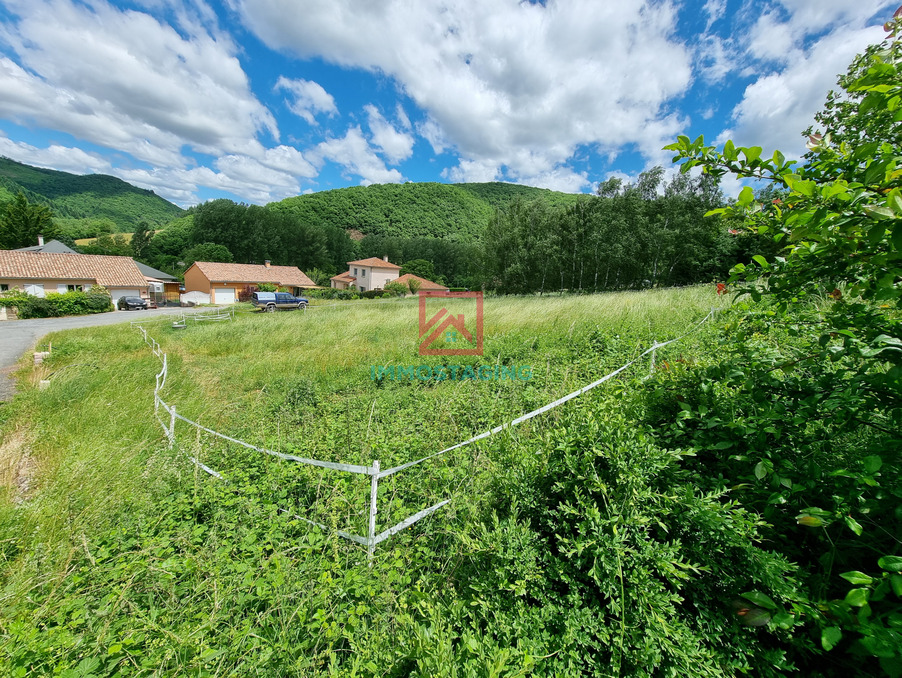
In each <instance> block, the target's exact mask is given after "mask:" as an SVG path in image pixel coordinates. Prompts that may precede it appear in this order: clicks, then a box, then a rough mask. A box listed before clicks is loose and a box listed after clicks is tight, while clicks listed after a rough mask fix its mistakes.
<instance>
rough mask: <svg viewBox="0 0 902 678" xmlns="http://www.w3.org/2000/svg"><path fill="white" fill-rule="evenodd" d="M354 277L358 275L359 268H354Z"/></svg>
mask: <svg viewBox="0 0 902 678" xmlns="http://www.w3.org/2000/svg"><path fill="white" fill-rule="evenodd" d="M354 275H357V268H356V267H355V268H354Z"/></svg>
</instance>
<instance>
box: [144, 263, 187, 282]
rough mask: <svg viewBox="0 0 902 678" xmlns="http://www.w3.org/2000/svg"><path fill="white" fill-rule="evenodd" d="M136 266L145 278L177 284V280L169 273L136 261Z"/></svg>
mask: <svg viewBox="0 0 902 678" xmlns="http://www.w3.org/2000/svg"><path fill="white" fill-rule="evenodd" d="M135 265H136V266H137V267H138V270H139V271H141V273H142V274H143V275H144V277H145V278H156V279H157V280H159V281H161V282H175V281H176V280H177V278H176V277H175V276H174V275H169V274H168V273H164V272H163V271H160V270H157V269H155V268H153V267H152V266H148V265H147V264H142V263H141V262H140V261H137V260H136V261H135Z"/></svg>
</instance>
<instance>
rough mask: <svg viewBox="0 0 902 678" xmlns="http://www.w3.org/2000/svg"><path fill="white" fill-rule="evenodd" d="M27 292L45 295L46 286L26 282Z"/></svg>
mask: <svg viewBox="0 0 902 678" xmlns="http://www.w3.org/2000/svg"><path fill="white" fill-rule="evenodd" d="M25 294H30V295H31V296H33V297H43V296H44V286H43V285H39V284H35V283H26V284H25Z"/></svg>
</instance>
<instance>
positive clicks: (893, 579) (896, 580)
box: [889, 574, 902, 598]
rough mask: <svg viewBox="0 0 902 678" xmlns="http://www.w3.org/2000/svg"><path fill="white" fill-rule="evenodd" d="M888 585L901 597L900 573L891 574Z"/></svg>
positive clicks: (901, 583) (901, 575) (901, 576)
mask: <svg viewBox="0 0 902 678" xmlns="http://www.w3.org/2000/svg"><path fill="white" fill-rule="evenodd" d="M889 585H890V586H891V587H892V588H893V593H895V594H896V595H897V596H898V597H899V598H902V574H891V575H890V576H889Z"/></svg>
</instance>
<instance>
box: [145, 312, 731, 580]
mask: <svg viewBox="0 0 902 678" xmlns="http://www.w3.org/2000/svg"><path fill="white" fill-rule="evenodd" d="M715 311H716V310H715V309H713V308H712V309H711V312H710V313H708V315H706V316H705V317H704V318H703V319H702V320H700V321H699V322H698V323H696V324H695V325H694V326H693V327H692V328H691V329H689V331H687V332H685V333H684V334H682V335H680V336H679V337H676V338H675V339H670V340H669V341H665V342H662V343H658V342H657V341H655V342H654V344H653V345H652V346H651V348H649V349H647V350H645V351H643V352H642V353H641V354H639V355H638V356H636V357H635V358H634V359H633V360H631V361H629V362H628V363H626V364H625V365H622V366H621V367H618V368H617V369H616V370H613V371H612V372H609V373H608V374H606V375H604V376H603V377H601V378H600V379H596V380H595V381H593V382H592V383H590V384H587V385H586V386H583V387H582V388H579V389H577V390H576V391H573V392H572V393H568V394H567V395H565V396H563V397H561V398H558V399H557V400H555V401H553V402H550V403H548V404H547V405H543V406H542V407H540V408H538V409H535V410H533V411H532V412H528V413H526V414H524V415H522V416H520V417H517V418H516V419H513V420H512V421H509V422H505V423H503V424H501V425H499V426H496V427H495V428H492V429H490V430H488V431H486V432H484V433H480V434H478V435H475V436H473V437H472V438H469V439H467V440H465V441H463V442H461V443H457V444H456V445H452V446H450V447H446V448H445V449H443V450H440V451H438V452H435V453H433V454H430V455H427V456H425V457H422V458H420V459H416V460H414V461H410V462H407V463H405V464H401V465H399V466H393V467H391V468H387V469H385V470H382V469H381V467H380V463H379V460H374V461H373V462H372V464H371V465H370V466H360V465H357V464H343V463H339V462H331V461H320V460H318V459H307V458H305V457H298V456H295V455H292V454H284V453H282V452H276V451H274V450H270V449H267V448H265V447H261V446H259V445H252V444H250V443H247V442H244V441H242V440H238V439H237V438H233V437H231V436H227V435H225V434H224V433H220V432H219V431H214V430H213V429H210V428H207V427H206V426H203V425H201V424H199V423H197V422H196V421H192V420H191V419H188V418H187V417H184V416H182V415H181V414H179V413H178V412H177V411H176V408H175V405H169V404H167V403H166V402H165V401H164V400H163V398H162V397H161V395H160V392H161V391H162V390H163V388H164V387H165V386H166V378H167V376H168V373H169V359H168V357H167V355H166V353H165V352H163V350H162V349H161V348H160V345H159V344H158V343H157V341H156V340H155V339H154V338H153V337H151V336H150V335H149V334H148V333H147V330H146V329H145V328H144V327H142V326H141V325H140V324H138V323H132V325H133V326H134V327H136V328H137V329H138V330H140V332H141V333H142V335H143V337H144V341H145V343H146V344H147V345H148V346H150V348H151V350H152V351H153V354H154V355H155V356H156V357H157V358H158V359H159V360H160V362H161V364H162V369H161V370H160V372H159V374H157V375H156V386H155V388H154V415H155V416H156V419H157V421H158V422H159V423H160V426H162V428H163V432H164V433H165V435H166V438H167V440H168V441H169V447H170V448H173V447H175V445H176V423H177V422H179V421H181V422H183V423H185V424H187V425H189V426H191V427H194V428H195V429H197V430H198V431H204V432H206V433H208V434H210V435H212V436H214V437H217V438H220V439H222V440H225V441H228V442H230V443H233V444H235V445H239V446H242V447H245V448H247V449H249V450H254V451H256V452H261V453H263V454H267V455H270V456H273V457H276V458H278V459H283V460H285V461H293V462H297V463H299V464H306V465H309V466H316V467H319V468H324V469H329V470H332V471H338V472H342V473H353V474H359V475H367V476H369V477H370V495H369V501H368V506H367V512H368V521H367V535H366V536H361V535H356V534H351V533H349V532H346V531H343V530H335V532H336V533H337V534H338V535H339V536H340V537H342V538H344V539H347V540H348V541H352V542H355V543H357V544H361V545H363V546H366V548H367V556H368V558H369V560H370V562H372V558H373V554H374V553H375V549H376V546H377V545H378V544H380V543H382V542H383V541H385V540H386V539H388V538H389V537H391V536H393V535H395V534H397V533H398V532H401V531H402V530H405V529H407V528H408V527H410V526H411V525H413V524H414V523H416V522H417V521H419V520H422V519H423V518H425V517H427V516H429V515H430V514H432V513H434V512H435V511H437V510H438V509H440V508H442V507H443V506H445V505H446V504H448V503H449V502H450V501H451V499H445V500H443V501H440V502H438V503H437V504H434V505H432V506H429V507H428V508H424V509H423V510H421V511H419V512H417V513H415V514H413V515H411V516H409V517H407V518H405V519H404V520H402V521H400V522H398V523H397V524H395V525H393V526H391V527H389V528H388V529H386V530H384V531H382V532H378V533H377V532H376V528H377V525H376V516H377V515H378V502H379V481H380V480H381V479H383V478H387V477H389V476H392V475H394V474H396V473H400V472H401V471H404V470H406V469H409V468H411V467H413V466H417V465H419V464H422V463H424V462H426V461H429V460H431V459H435V458H436V457H439V456H441V455H444V454H446V453H448V452H451V451H452V450H457V449H460V448H462V447H465V446H467V445H470V444H472V443H475V442H477V441H479V440H484V439H485V438H489V437H490V436H493V435H495V434H497V433H501V432H502V431H505V430H508V429H510V428H512V427H514V426H517V425H518V424H522V423H523V422H525V421H529V420H530V419H532V418H534V417H537V416H539V415H540V414H543V413H545V412H548V411H549V410H552V409H554V408H556V407H559V406H561V405H563V404H564V403H566V402H568V401H570V400H572V399H574V398H576V397H578V396H580V395H582V394H584V393H586V392H587V391H591V390H592V389H594V388H596V387H598V386H601V385H602V384H604V383H605V382H606V381H609V380H610V379H613V378H614V377H616V376H617V375H618V374H620V373H621V372H624V371H625V370H627V369H629V368H630V367H631V366H633V365H635V364H636V363H637V362H639V361H640V360H642V358H644V357H645V356H647V355H651V368H652V369H654V364H655V353H656V351H657V350H658V349H660V348H663V347H665V346H668V345H670V344H673V343H675V342H678V341H681V340H682V339H684V338H685V337H687V336H688V335H690V334H692V333H693V332H695V331H697V330H698V328H700V327H701V326H702V325H703V324H704V323H705V322H707V321H708V320H709V319H710V318H711V317H712V316H713V315H714V313H715ZM223 319H225V318H223ZM161 409H162V410H163V411H164V412H165V413H166V414H167V415H168V422H167V421H166V419H167V418H166V417H162V416H161V415H160V410H161ZM188 458H189V459H190V460H191V462H192V463H193V464H195V465H196V466H197V467H198V468H200V469H201V470H202V471H204V472H206V473H208V474H209V475H211V476H213V477H214V478H217V479H219V480H224V481H225V480H227V479H226V478H225V476H224V475H223V474H222V473H220V472H218V471H215V470H214V469H212V468H210V467H209V466H206V465H205V464H203V463H201V462H200V461H199V460H198V459H196V458H195V457H192V456H190V455H188ZM279 511H280V512H282V513H290V512H289V511H287V510H286V509H281V508H280V509H279ZM290 515H292V517H294V518H297V519H298V520H301V521H303V522H305V523H308V524H310V525H314V526H316V527H319V528H320V529H323V530H326V531H330V530H331V529H332V528H329V527H327V526H326V525H323V524H322V523H318V522H316V521H314V520H310V519H309V518H304V517H302V516H299V515H295V514H290Z"/></svg>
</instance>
